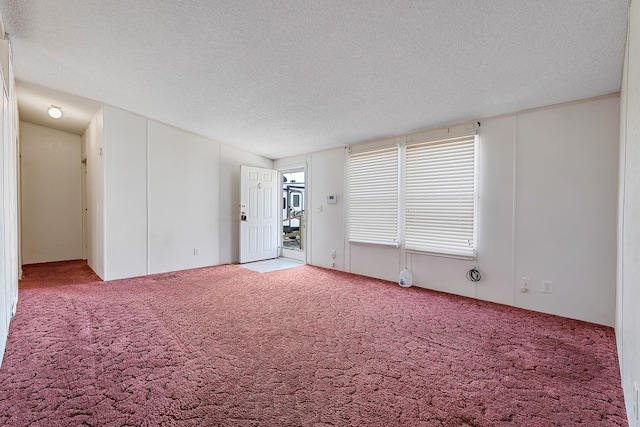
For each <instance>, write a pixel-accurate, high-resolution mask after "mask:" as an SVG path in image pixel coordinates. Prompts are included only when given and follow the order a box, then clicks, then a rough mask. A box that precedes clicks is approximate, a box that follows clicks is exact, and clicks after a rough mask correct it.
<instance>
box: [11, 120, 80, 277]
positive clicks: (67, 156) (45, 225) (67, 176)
mask: <svg viewBox="0 0 640 427" xmlns="http://www.w3.org/2000/svg"><path fill="white" fill-rule="evenodd" d="M20 134H21V153H20V154H21V161H22V171H21V172H22V255H23V262H24V263H25V264H33V263H39V262H50V261H62V260H72V259H80V258H82V188H81V182H82V181H81V178H82V176H81V163H80V161H81V144H80V136H78V135H73V134H70V133H67V132H62V131H59V130H54V129H50V128H46V127H43V126H39V125H34V124H31V123H27V122H23V121H21V122H20Z"/></svg>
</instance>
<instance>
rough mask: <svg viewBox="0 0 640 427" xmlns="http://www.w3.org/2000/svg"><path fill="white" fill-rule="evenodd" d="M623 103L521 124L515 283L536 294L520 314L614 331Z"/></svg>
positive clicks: (520, 299)
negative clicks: (546, 284)
mask: <svg viewBox="0 0 640 427" xmlns="http://www.w3.org/2000/svg"><path fill="white" fill-rule="evenodd" d="M619 103H620V101H619V99H618V98H608V99H604V100H600V101H594V102H588V103H579V104H575V105H571V106H564V107H557V108H552V109H542V110H537V111H533V112H530V113H527V114H522V115H519V116H518V117H517V133H516V145H517V148H516V151H517V156H516V219H515V220H516V234H515V243H516V265H515V268H516V280H518V279H520V278H522V277H530V278H531V280H532V287H533V289H532V292H530V293H528V294H522V293H516V305H517V306H519V307H524V308H529V309H533V310H536V311H543V312H547V313H554V314H561V315H563V316H566V317H571V318H575V319H582V320H588V321H591V322H594V323H600V324H604V325H608V326H613V325H614V314H615V291H613V292H612V290H613V288H612V283H614V280H615V279H614V278H615V274H616V273H615V265H616V240H615V239H616V238H615V236H616V215H617V208H616V207H617V194H616V191H615V189H616V187H617V180H618V144H617V143H616V144H614V143H613V141H617V140H618V138H619V136H618V135H619V113H618V112H619ZM545 279H547V280H552V281H553V294H543V293H541V292H540V287H541V282H542V280H545Z"/></svg>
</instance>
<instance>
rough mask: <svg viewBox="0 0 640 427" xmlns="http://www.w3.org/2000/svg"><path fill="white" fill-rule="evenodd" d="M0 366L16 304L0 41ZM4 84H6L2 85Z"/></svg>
mask: <svg viewBox="0 0 640 427" xmlns="http://www.w3.org/2000/svg"><path fill="white" fill-rule="evenodd" d="M0 55H2V58H0V64H2V69H1V70H0V71H1V72H2V78H0V80H1V81H2V84H0V365H1V364H2V359H3V356H4V350H5V345H6V342H7V335H8V332H9V323H10V321H11V317H12V316H13V314H14V313H15V308H16V304H17V302H18V271H19V265H18V203H17V201H18V170H19V168H18V154H17V153H18V152H17V138H16V137H17V128H18V126H17V104H16V97H15V89H14V80H13V68H12V64H11V55H10V46H9V42H8V41H7V40H0ZM5 82H6V84H5Z"/></svg>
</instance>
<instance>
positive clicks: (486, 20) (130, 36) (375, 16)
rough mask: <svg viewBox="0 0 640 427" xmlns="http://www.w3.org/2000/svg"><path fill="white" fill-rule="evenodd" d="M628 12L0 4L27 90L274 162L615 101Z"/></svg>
mask: <svg viewBox="0 0 640 427" xmlns="http://www.w3.org/2000/svg"><path fill="white" fill-rule="evenodd" d="M628 3H629V1H628V0H607V1H602V0H536V1H531V0H526V1H525V0H431V1H426V0H425V1H418V0H415V1H409V0H349V1H343V0H320V1H318V0H309V1H301V0H299V1H296V0H263V1H256V0H233V1H211V0H193V1H188V2H185V1H162V2H161V1H157V0H128V1H110V0H102V1H98V0H93V1H87V0H57V1H53V0H26V1H12V0H0V12H1V13H2V16H3V20H4V24H5V27H6V31H7V33H8V34H9V37H10V40H11V42H12V47H13V57H14V69H15V75H16V78H17V79H19V81H21V82H22V84H23V85H33V84H37V85H39V86H43V87H48V88H53V89H55V90H57V91H61V92H66V93H69V94H73V95H78V96H82V97H84V98H89V99H94V100H98V101H101V102H105V103H108V104H111V105H114V106H117V107H120V108H123V109H126V110H130V111H132V112H135V113H138V114H141V115H144V116H147V117H150V118H152V119H156V120H159V121H162V122H166V123H169V124H172V125H174V126H177V127H180V128H184V129H187V130H190V131H192V132H195V133H198V134H201V135H204V136H207V137H210V138H213V139H216V140H218V141H221V142H224V143H227V144H230V145H234V146H237V147H240V148H243V149H246V150H250V151H253V152H256V153H258V154H262V155H264V156H267V157H270V158H279V157H285V156H288V155H293V154H298V153H303V152H309V151H316V150H321V149H325V148H331V147H336V146H340V145H346V144H350V143H354V142H358V141H363V140H367V139H372V138H377V137H382V136H387V135H395V134H400V133H407V132H410V131H413V130H417V129H422V128H427V127H430V126H435V125H440V124H446V123H452V122H457V121H462V120H467V119H476V118H480V117H487V116H492V115H497V114H503V113H509V112H514V111H518V110H523V109H528V108H534V107H538V106H543V105H550V104H555V103H560V102H565V101H571V100H576V99H582V98H587V97H591V96H597V95H603V94H608V93H612V92H617V91H619V89H620V80H621V73H622V72H621V70H622V61H623V53H624V44H625V37H626V26H627V24H626V19H627V9H628ZM18 96H19V97H21V96H22V94H21V93H19V94H18ZM63 108H65V106H63Z"/></svg>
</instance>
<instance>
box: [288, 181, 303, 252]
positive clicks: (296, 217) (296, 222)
mask: <svg viewBox="0 0 640 427" xmlns="http://www.w3.org/2000/svg"><path fill="white" fill-rule="evenodd" d="M304 175H305V174H304V170H303V169H297V170H288V171H283V172H282V248H283V249H284V250H295V251H304V223H305V212H304V206H305V205H304V204H305V182H304V181H305V178H304Z"/></svg>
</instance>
